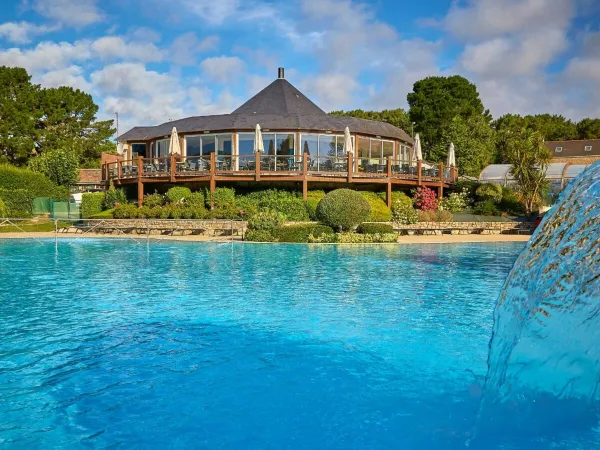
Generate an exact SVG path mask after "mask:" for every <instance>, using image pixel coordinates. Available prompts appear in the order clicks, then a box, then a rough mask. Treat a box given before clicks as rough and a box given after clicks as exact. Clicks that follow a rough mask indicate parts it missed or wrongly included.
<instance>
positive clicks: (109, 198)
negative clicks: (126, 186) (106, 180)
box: [103, 180, 127, 209]
mask: <svg viewBox="0 0 600 450" xmlns="http://www.w3.org/2000/svg"><path fill="white" fill-rule="evenodd" d="M123 203H127V197H126V196H125V191H123V189H115V185H114V184H113V182H112V180H111V181H110V186H109V188H108V190H107V191H106V192H105V193H104V203H103V207H104V209H110V208H113V207H114V206H115V204H119V205H120V204H123Z"/></svg>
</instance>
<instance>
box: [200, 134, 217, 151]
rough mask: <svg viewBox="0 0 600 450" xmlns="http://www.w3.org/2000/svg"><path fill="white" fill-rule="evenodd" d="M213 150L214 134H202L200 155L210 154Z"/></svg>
mask: <svg viewBox="0 0 600 450" xmlns="http://www.w3.org/2000/svg"><path fill="white" fill-rule="evenodd" d="M214 151H215V136H214V135H211V134H207V135H206V136H202V155H204V156H206V155H210V154H211V153H214Z"/></svg>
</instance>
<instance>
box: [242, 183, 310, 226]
mask: <svg viewBox="0 0 600 450" xmlns="http://www.w3.org/2000/svg"><path fill="white" fill-rule="evenodd" d="M244 197H245V198H246V202H248V203H252V204H253V205H255V207H256V209H257V210H258V211H266V210H271V211H278V212H280V213H282V214H284V215H285V216H286V218H287V220H289V221H293V222H305V221H307V220H309V214H308V212H307V210H306V206H305V203H304V201H303V200H302V196H301V195H300V194H299V193H298V192H289V191H283V190H277V189H268V190H263V191H257V192H252V193H250V194H248V195H246V196H244ZM239 199H240V198H239V197H238V198H237V199H236V205H237V206H238V208H239V207H240V202H239Z"/></svg>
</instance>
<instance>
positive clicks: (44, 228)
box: [0, 222, 70, 233]
mask: <svg viewBox="0 0 600 450" xmlns="http://www.w3.org/2000/svg"><path fill="white" fill-rule="evenodd" d="M18 225H19V226H18V227H16V226H15V225H2V226H0V233H21V232H23V231H25V232H27V233H43V232H48V231H54V222H42V223H23V224H18ZM69 225H70V224H68V223H66V222H58V227H59V228H63V227H68V226H69Z"/></svg>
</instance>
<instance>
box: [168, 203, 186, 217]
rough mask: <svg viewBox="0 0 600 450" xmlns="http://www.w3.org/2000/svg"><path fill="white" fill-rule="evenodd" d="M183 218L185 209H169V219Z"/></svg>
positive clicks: (175, 207) (179, 207)
mask: <svg viewBox="0 0 600 450" xmlns="http://www.w3.org/2000/svg"><path fill="white" fill-rule="evenodd" d="M182 217H183V208H182V207H181V206H179V205H172V206H171V207H170V208H169V219H181V218H182Z"/></svg>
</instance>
